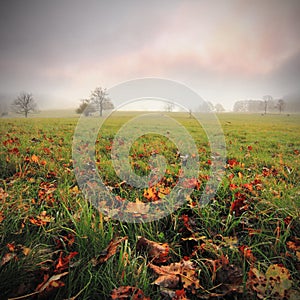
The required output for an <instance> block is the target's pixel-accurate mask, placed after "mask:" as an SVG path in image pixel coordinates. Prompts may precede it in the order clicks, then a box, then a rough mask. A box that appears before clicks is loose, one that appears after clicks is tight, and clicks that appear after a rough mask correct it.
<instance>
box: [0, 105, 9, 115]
mask: <svg viewBox="0 0 300 300" xmlns="http://www.w3.org/2000/svg"><path fill="white" fill-rule="evenodd" d="M6 115H8V107H7V104H6V103H5V102H4V103H2V102H0V117H4V116H6Z"/></svg>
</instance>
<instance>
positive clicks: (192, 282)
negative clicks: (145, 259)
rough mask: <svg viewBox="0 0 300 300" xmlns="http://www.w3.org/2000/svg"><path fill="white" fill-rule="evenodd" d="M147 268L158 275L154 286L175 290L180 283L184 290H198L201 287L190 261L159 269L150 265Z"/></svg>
mask: <svg viewBox="0 0 300 300" xmlns="http://www.w3.org/2000/svg"><path fill="white" fill-rule="evenodd" d="M149 266H150V268H151V269H152V270H153V271H154V272H155V273H156V274H157V275H159V277H158V278H157V279H156V280H155V281H154V284H157V285H159V286H162V287H165V288H176V287H177V286H178V284H179V283H180V281H181V282H182V284H183V286H184V288H189V287H192V288H194V289H199V288H200V287H201V286H200V283H199V279H198V278H197V275H196V270H195V268H194V267H193V263H192V262H191V261H190V260H187V261H186V260H182V261H181V262H178V263H172V264H170V265H168V266H161V267H159V266H156V265H153V264H151V263H150V264H149Z"/></svg>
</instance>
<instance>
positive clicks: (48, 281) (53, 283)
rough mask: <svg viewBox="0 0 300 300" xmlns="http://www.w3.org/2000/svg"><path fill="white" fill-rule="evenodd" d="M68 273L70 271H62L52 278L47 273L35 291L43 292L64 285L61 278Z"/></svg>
mask: <svg viewBox="0 0 300 300" xmlns="http://www.w3.org/2000/svg"><path fill="white" fill-rule="evenodd" d="M68 273H69V272H64V273H60V274H57V275H53V276H51V277H50V278H49V275H45V276H44V281H43V282H42V283H41V284H39V285H38V286H37V287H36V289H35V291H36V292H39V293H41V292H43V291H49V290H51V289H53V288H58V287H61V286H64V283H63V282H62V281H59V280H60V279H61V278H62V277H64V276H66V275H67V274H68Z"/></svg>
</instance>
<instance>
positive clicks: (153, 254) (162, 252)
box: [136, 237, 170, 263]
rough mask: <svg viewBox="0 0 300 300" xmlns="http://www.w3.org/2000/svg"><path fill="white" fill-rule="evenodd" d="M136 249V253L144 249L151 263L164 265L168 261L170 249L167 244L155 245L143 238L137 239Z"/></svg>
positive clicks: (155, 243)
mask: <svg viewBox="0 0 300 300" xmlns="http://www.w3.org/2000/svg"><path fill="white" fill-rule="evenodd" d="M136 249H137V251H139V250H142V249H146V250H147V252H148V255H149V258H150V259H152V262H153V263H164V262H166V261H167V260H168V259H169V257H168V254H169V250H170V248H169V245H168V244H167V243H163V244H162V243H157V242H153V241H150V240H148V239H146V238H144V237H139V239H138V242H137V244H136Z"/></svg>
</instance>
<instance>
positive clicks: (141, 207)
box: [125, 198, 150, 216]
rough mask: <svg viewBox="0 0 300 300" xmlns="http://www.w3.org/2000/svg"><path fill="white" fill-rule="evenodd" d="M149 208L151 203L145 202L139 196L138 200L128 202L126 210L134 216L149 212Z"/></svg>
mask: <svg viewBox="0 0 300 300" xmlns="http://www.w3.org/2000/svg"><path fill="white" fill-rule="evenodd" d="M149 208H150V206H149V204H145V203H144V202H142V201H140V200H139V199H138V198H137V199H136V202H128V204H127V206H126V209H125V212H127V213H130V214H132V215H134V216H143V215H146V214H147V213H148V211H149Z"/></svg>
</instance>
